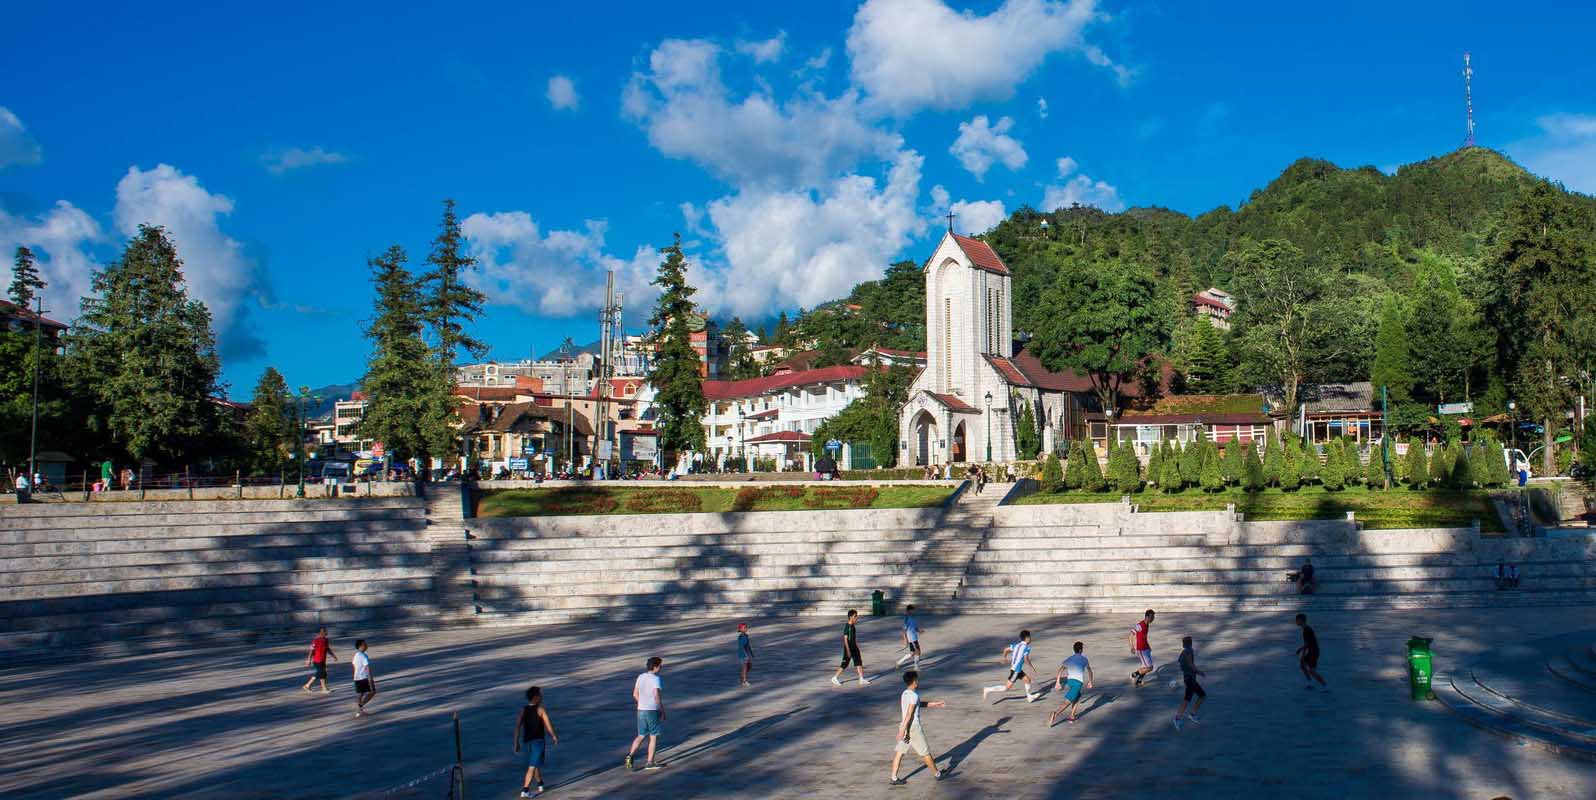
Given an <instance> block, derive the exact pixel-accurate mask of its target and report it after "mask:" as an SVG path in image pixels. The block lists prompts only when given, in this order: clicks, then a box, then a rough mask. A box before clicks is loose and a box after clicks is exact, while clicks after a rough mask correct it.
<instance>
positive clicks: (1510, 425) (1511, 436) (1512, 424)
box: [1507, 400, 1518, 450]
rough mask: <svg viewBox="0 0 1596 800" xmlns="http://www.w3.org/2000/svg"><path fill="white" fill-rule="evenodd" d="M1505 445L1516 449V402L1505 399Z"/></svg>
mask: <svg viewBox="0 0 1596 800" xmlns="http://www.w3.org/2000/svg"><path fill="white" fill-rule="evenodd" d="M1507 446H1508V447H1509V448H1510V449H1514V450H1517V449H1518V403H1515V402H1513V401H1512V400H1509V401H1507Z"/></svg>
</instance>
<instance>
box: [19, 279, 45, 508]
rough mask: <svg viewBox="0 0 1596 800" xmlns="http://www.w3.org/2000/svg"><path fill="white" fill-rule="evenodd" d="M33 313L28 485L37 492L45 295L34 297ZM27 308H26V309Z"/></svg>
mask: <svg viewBox="0 0 1596 800" xmlns="http://www.w3.org/2000/svg"><path fill="white" fill-rule="evenodd" d="M34 309H35V311H34V314H33V428H32V431H31V432H30V433H29V434H28V486H29V487H31V489H32V490H33V491H35V492H37V491H38V490H39V487H38V486H35V485H34V481H33V476H35V475H37V474H39V465H38V455H39V373H40V372H41V371H42V369H41V368H42V367H43V366H44V363H43V362H42V361H40V360H39V345H40V342H41V341H42V340H43V338H44V297H43V296H40V297H36V298H34ZM24 310H26V309H24Z"/></svg>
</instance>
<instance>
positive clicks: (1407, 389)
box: [1369, 295, 1413, 403]
mask: <svg viewBox="0 0 1596 800" xmlns="http://www.w3.org/2000/svg"><path fill="white" fill-rule="evenodd" d="M1369 381H1370V382H1371V383H1373V384H1374V387H1375V390H1376V391H1379V389H1380V387H1382V386H1383V387H1385V388H1386V389H1387V391H1389V392H1390V395H1391V402H1393V403H1406V402H1408V401H1409V400H1411V399H1413V354H1412V353H1411V352H1410V351H1409V350H1408V322H1407V317H1406V315H1405V314H1403V313H1402V303H1401V301H1399V300H1398V299H1397V297H1396V296H1395V295H1388V296H1387V297H1386V299H1385V304H1384V306H1383V308H1382V309H1381V311H1380V328H1379V332H1378V333H1376V334H1375V337H1374V366H1373V368H1371V369H1370V371H1369Z"/></svg>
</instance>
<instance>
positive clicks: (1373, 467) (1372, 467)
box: [1363, 447, 1385, 491]
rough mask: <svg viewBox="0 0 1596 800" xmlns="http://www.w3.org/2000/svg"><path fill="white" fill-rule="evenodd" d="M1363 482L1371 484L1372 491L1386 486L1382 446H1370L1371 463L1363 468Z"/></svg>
mask: <svg viewBox="0 0 1596 800" xmlns="http://www.w3.org/2000/svg"><path fill="white" fill-rule="evenodd" d="M1363 482H1364V483H1366V484H1368V485H1369V490H1370V491H1375V490H1378V489H1384V488H1385V461H1384V457H1383V456H1382V455H1381V448H1378V447H1371V448H1369V463H1368V464H1365V465H1364V468H1363Z"/></svg>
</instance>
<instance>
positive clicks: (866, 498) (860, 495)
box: [804, 486, 880, 508]
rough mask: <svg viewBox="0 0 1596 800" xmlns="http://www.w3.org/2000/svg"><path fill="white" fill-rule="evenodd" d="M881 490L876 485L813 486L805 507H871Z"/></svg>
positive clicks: (810, 488) (805, 499)
mask: <svg viewBox="0 0 1596 800" xmlns="http://www.w3.org/2000/svg"><path fill="white" fill-rule="evenodd" d="M879 494H880V492H877V491H876V488H875V487H874V486H811V487H809V496H808V497H805V498H804V507H805V508H869V507H870V506H871V505H872V504H874V503H875V502H876V497H877V496H878V495H879Z"/></svg>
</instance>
